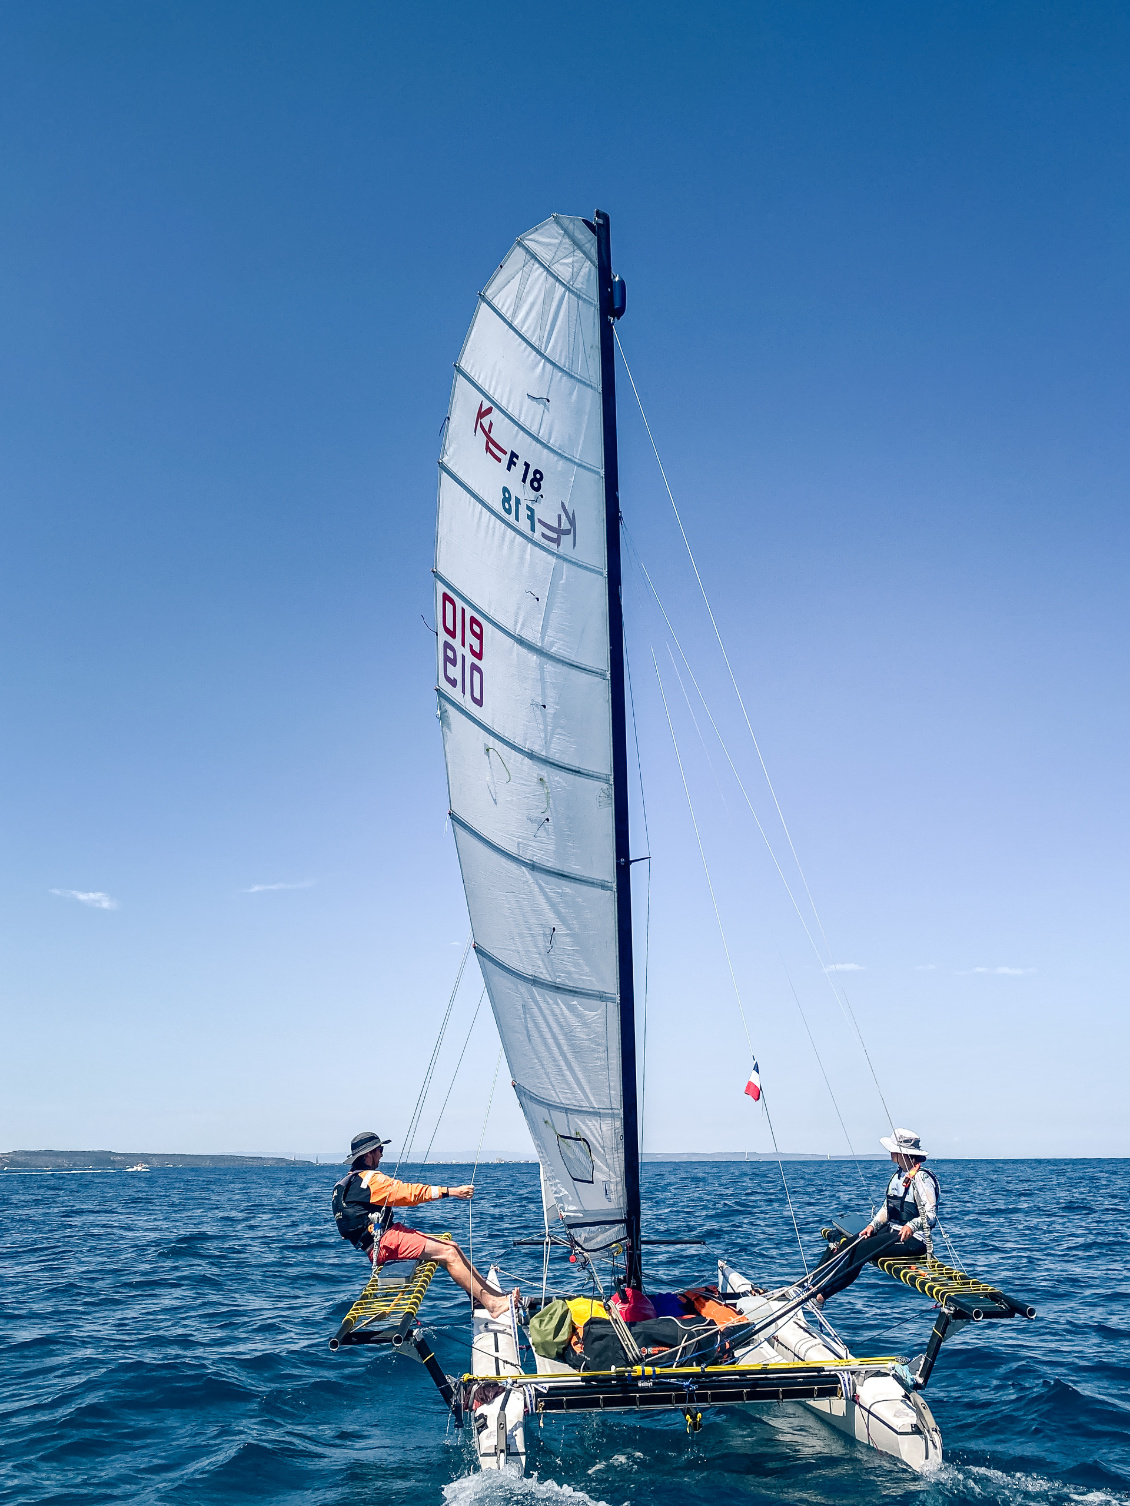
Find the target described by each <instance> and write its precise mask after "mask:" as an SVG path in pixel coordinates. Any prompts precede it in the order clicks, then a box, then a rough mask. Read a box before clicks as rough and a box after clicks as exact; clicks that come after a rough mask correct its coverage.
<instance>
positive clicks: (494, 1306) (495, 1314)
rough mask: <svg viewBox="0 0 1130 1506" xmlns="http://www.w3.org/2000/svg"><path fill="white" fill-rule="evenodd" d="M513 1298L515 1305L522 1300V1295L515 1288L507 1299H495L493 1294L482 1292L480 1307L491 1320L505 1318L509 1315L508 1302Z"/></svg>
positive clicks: (500, 1297) (499, 1297)
mask: <svg viewBox="0 0 1130 1506" xmlns="http://www.w3.org/2000/svg"><path fill="white" fill-rule="evenodd" d="M511 1298H513V1300H514V1302H515V1304H517V1303H518V1302H520V1301H521V1300H522V1294H521V1292H520V1291H519V1290H518V1288H517V1287H515V1288H514V1290H513V1291H512V1292H511V1293H510V1296H509V1297H502V1296H498V1297H496V1296H495V1295H494V1293H493V1292H489V1291H484V1292H483V1295H482V1300H481V1303H480V1305H481V1306H482V1307H485V1308H486V1310H487V1312H488V1313H490V1315H491V1317H492V1318H505V1317H508V1316H509V1314H510V1301H511Z"/></svg>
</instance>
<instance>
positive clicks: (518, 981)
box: [435, 215, 638, 1250]
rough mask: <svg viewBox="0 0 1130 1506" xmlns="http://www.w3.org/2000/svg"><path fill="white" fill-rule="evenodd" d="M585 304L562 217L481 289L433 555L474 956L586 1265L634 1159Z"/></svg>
mask: <svg viewBox="0 0 1130 1506" xmlns="http://www.w3.org/2000/svg"><path fill="white" fill-rule="evenodd" d="M599 307H600V290H599V286H598V267H597V239H596V236H595V235H594V233H593V230H592V229H591V228H590V227H589V226H588V225H587V224H586V223H585V222H584V221H583V220H580V219H574V218H571V217H569V216H563V215H555V216H553V218H552V219H549V220H547V221H545V223H544V224H542V225H539V226H537V227H536V228H535V229H533V230H531V231H529V232H527V233H526V234H525V235H523V236H520V237H519V239H518V240H517V241H516V242H515V244H514V246H513V248H512V249H511V251H510V252H509V253H508V255H507V256H506V258H505V259H504V261H503V262H502V264H501V266H500V267H499V268H498V270H497V272H496V273H495V275H494V276H493V277H492V278H491V280H490V282H488V284H487V286H486V288H485V289H484V290H483V292H482V293H481V294H480V296H479V300H478V304H477V307H476V310H475V315H474V318H473V319H472V321H471V327H470V330H469V331H468V334H467V339H466V341H465V342H464V345H463V349H462V351H461V353H460V356H459V360H458V362H457V363H456V369H455V379H454V382H453V385H452V394H451V404H450V409H449V413H448V423H447V425H446V427H445V430H444V443H443V450H442V454H441V456H440V479H439V502H438V516H437V528H436V559H435V577H436V624H437V629H438V632H437V647H438V666H437V687H438V692H439V713H440V722H441V726H442V730H443V741H444V754H445V758H446V762H447V775H448V794H449V805H450V810H451V817H452V828H453V830H454V833H455V842H456V847H457V850H458V853H459V862H460V868H461V870H462V874H463V883H464V888H465V890H466V894H467V905H468V909H469V911H470V915H471V924H472V927H473V930H474V935H475V943H476V951H477V954H478V957H479V962H480V966H481V968H482V972H483V977H484V980H485V982H486V986H487V991H488V994H489V996H490V1000H491V1005H492V1007H493V1009H494V1015H495V1019H496V1021H497V1023H498V1029H499V1033H500V1035H501V1037H502V1042H503V1046H504V1048H505V1051H506V1058H507V1062H508V1064H509V1066H510V1071H511V1076H512V1078H513V1080H514V1084H515V1091H516V1092H517V1095H518V1099H519V1102H520V1103H521V1106H522V1110H523V1113H524V1114H525V1117H526V1122H527V1124H528V1126H529V1129H530V1133H531V1135H532V1137H533V1140H534V1144H535V1146H536V1148H537V1151H538V1157H539V1160H540V1162H541V1165H542V1169H543V1175H544V1178H545V1183H546V1185H547V1187H548V1188H549V1190H550V1192H551V1195H552V1199H553V1202H554V1203H555V1205H556V1207H557V1209H558V1211H559V1212H560V1214H561V1217H562V1219H563V1221H564V1223H565V1225H566V1227H567V1228H568V1230H569V1232H570V1234H571V1236H572V1237H573V1238H574V1239H575V1241H576V1242H577V1244H579V1245H580V1246H581V1247H582V1248H584V1249H587V1250H598V1249H605V1248H608V1247H609V1246H610V1245H611V1244H613V1243H616V1242H619V1241H622V1240H623V1239H624V1238H625V1234H626V1232H627V1230H628V1228H629V1223H630V1222H631V1220H630V1218H629V1214H630V1203H631V1194H630V1191H629V1184H630V1183H631V1181H632V1180H633V1177H634V1176H635V1158H636V1155H637V1148H636V1146H635V1144H634V1143H633V1144H632V1145H631V1147H630V1150H629V1152H628V1157H627V1163H626V1155H625V1136H624V1113H625V1103H624V1091H623V1079H622V1071H621V1054H622V1042H621V1013H620V1005H621V997H622V988H621V979H620V966H619V956H620V952H621V950H622V949H623V943H622V917H621V916H620V914H619V908H620V906H621V905H622V904H623V899H622V894H621V893H620V892H618V890H619V886H618V882H617V881H618V873H617V822H616V799H615V794H614V783H615V782H614V756H613V748H614V723H613V716H614V705H613V680H614V678H615V674H614V666H613V665H612V663H611V657H610V647H609V640H610V631H609V582H608V576H607V520H606V513H605V505H606V504H605V493H606V475H605V471H606V461H605V452H604V430H605V424H606V413H605V405H604V396H605V394H604V392H603V383H602V356H601V329H600V318H599ZM616 626H617V629H618V627H619V624H618V623H617V624H616ZM629 956H630V951H629ZM633 1070H634V1068H633ZM633 1097H634V1083H633ZM633 1115H634V1105H633ZM633 1123H634V1120H633ZM636 1210H637V1211H636V1214H635V1218H636V1219H638V1194H637V1198H636Z"/></svg>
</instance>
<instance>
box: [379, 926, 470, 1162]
mask: <svg viewBox="0 0 1130 1506" xmlns="http://www.w3.org/2000/svg"><path fill="white" fill-rule="evenodd" d="M473 942H474V932H473V931H468V932H467V940H466V941H465V942H464V943H463V955H462V957H460V959H459V971H458V972H457V973H456V974H455V983H454V984H453V986H452V989H451V997H450V998H449V999H448V1001H447V1010H446V1012H445V1014H444V1017H443V1020H442V1022H441V1023H440V1027H439V1034H438V1035H437V1036H436V1043H435V1045H434V1046H433V1047H432V1054H431V1059H430V1061H429V1062H428V1065H427V1069H426V1071H425V1072H424V1081H423V1083H422V1084H421V1087H420V1095H419V1097H418V1098H417V1099H416V1107H415V1108H414V1109H413V1110H412V1117H411V1118H410V1119H409V1121H408V1129H407V1131H406V1133H405V1136H404V1143H403V1146H402V1148H401V1152H400V1156H399V1157H398V1159H397V1162H396V1170H395V1171H394V1172H393V1176H394V1177H395V1176H397V1175H398V1173H399V1171H400V1168H401V1166H402V1165H403V1164H404V1162H405V1161H407V1159H408V1157H409V1154H410V1152H411V1150H412V1142H413V1140H414V1139H415V1138H416V1131H417V1130H418V1129H419V1127H420V1118H421V1116H422V1114H423V1112H424V1101H425V1100H426V1098H427V1096H428V1090H429V1089H430V1087H431V1085H432V1076H433V1074H434V1072H435V1069H436V1062H437V1061H438V1060H439V1052H440V1047H441V1046H442V1045H443V1038H444V1035H445V1034H446V1033H447V1026H448V1023H449V1022H450V1020H451V1011H452V1010H453V1009H454V1008H455V996H456V994H457V993H458V992H459V985H460V983H462V981H463V969H464V968H465V967H466V966H467V958H468V957H469V956H470V955H471V946H472V943H473Z"/></svg>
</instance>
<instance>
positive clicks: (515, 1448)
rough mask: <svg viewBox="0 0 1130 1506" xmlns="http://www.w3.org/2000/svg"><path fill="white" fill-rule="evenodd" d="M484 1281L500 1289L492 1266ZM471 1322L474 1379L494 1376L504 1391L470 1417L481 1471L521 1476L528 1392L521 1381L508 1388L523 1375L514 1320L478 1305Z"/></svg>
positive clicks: (495, 1271)
mask: <svg viewBox="0 0 1130 1506" xmlns="http://www.w3.org/2000/svg"><path fill="white" fill-rule="evenodd" d="M487 1280H488V1281H489V1282H490V1284H491V1286H493V1287H498V1286H499V1281H498V1272H497V1270H496V1269H495V1268H494V1267H493V1266H492V1267H491V1269H490V1271H489V1272H488V1274H487ZM473 1322H474V1337H473V1339H472V1343H471V1348H472V1356H471V1359H472V1364H471V1369H472V1370H473V1372H474V1373H475V1374H476V1375H497V1376H498V1377H499V1384H500V1385H501V1386H502V1388H503V1389H502V1392H501V1394H500V1395H498V1396H496V1397H494V1398H493V1399H492V1400H491V1401H487V1402H484V1403H483V1405H482V1406H481V1407H478V1408H477V1409H476V1410H475V1411H474V1412H472V1413H471V1415H470V1419H469V1420H470V1423H471V1433H472V1437H473V1438H474V1440H475V1451H476V1454H477V1456H478V1460H479V1468H480V1469H494V1470H499V1471H500V1472H504V1473H507V1474H515V1475H520V1474H522V1473H523V1472H524V1471H525V1468H526V1428H525V1415H526V1393H525V1391H524V1390H523V1388H522V1384H521V1381H520V1380H519V1382H518V1383H517V1384H516V1385H513V1389H511V1385H510V1384H508V1379H507V1378H508V1377H511V1376H521V1373H522V1370H521V1365H520V1363H519V1360H518V1348H517V1345H516V1344H515V1342H514V1323H513V1318H512V1316H508V1317H505V1318H492V1317H491V1316H490V1314H489V1313H488V1312H487V1310H486V1309H485V1308H483V1307H476V1308H475V1310H474V1318H473Z"/></svg>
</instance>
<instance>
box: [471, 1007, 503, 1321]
mask: <svg viewBox="0 0 1130 1506" xmlns="http://www.w3.org/2000/svg"><path fill="white" fill-rule="evenodd" d="M484 992H485V990H484ZM481 1002H482V1001H481V1000H480V1003H481ZM501 1066H502V1046H501V1045H500V1046H499V1048H498V1060H497V1061H496V1062H495V1064H494V1076H493V1078H492V1079H491V1084H490V1097H489V1098H488V1099H487V1111H486V1113H485V1114H484V1115H483V1127H482V1129H481V1130H480V1131H479V1146H478V1149H477V1150H476V1151H475V1164H474V1166H473V1167H472V1168H471V1187H472V1188H474V1185H475V1178H476V1176H477V1175H478V1172H479V1157H480V1156H481V1155H482V1153H483V1141H484V1139H485V1138H486V1132H487V1120H488V1119H489V1118H490V1106H491V1104H492V1103H493V1102H494V1090H495V1087H496V1086H497V1084H498V1069H499V1067H501ZM472 1202H474V1198H472V1199H471V1200H470V1201H469V1202H468V1204H467V1264H468V1265H469V1266H470V1267H471V1270H472V1271H474V1269H475V1230H474V1221H473V1220H472V1218H471V1203H472ZM472 1284H473V1280H472ZM474 1310H475V1299H474V1297H472V1298H471V1311H472V1312H474Z"/></svg>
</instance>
